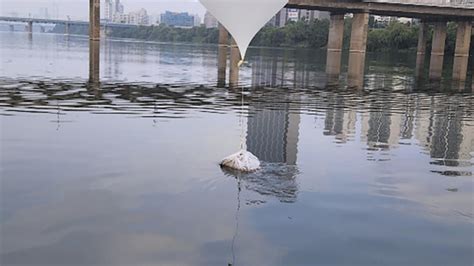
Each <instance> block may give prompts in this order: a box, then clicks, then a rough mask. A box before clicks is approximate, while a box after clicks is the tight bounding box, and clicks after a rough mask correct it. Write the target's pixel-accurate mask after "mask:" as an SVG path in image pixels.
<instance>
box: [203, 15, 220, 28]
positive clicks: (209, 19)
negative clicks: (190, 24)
mask: <svg viewBox="0 0 474 266" xmlns="http://www.w3.org/2000/svg"><path fill="white" fill-rule="evenodd" d="M218 24H219V23H218V22H217V19H216V18H215V17H214V16H213V15H212V14H211V13H209V11H207V12H206V14H205V15H204V25H205V26H206V28H208V29H209V28H217V26H218Z"/></svg>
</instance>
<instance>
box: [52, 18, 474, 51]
mask: <svg viewBox="0 0 474 266" xmlns="http://www.w3.org/2000/svg"><path fill="white" fill-rule="evenodd" d="M351 22H352V21H351V19H350V18H347V19H346V20H345V25H344V27H345V29H344V49H348V48H349V41H350V34H351V24H352V23H351ZM88 31H89V28H88V27H87V26H71V27H70V33H71V34H78V35H87V34H88ZM418 31H419V26H418V25H416V24H405V23H400V22H397V21H394V22H390V23H388V24H379V23H376V22H375V21H374V20H373V18H371V20H370V22H369V33H368V37H367V51H368V52H386V51H387V52H388V51H403V50H416V48H417V45H418ZM51 32H52V33H64V25H56V26H55V27H54V29H53V30H51ZM328 32H329V20H327V19H325V20H313V21H311V22H302V21H299V22H292V23H289V24H287V25H286V26H285V27H281V28H277V27H272V26H266V27H264V28H263V29H262V30H260V32H259V33H258V34H257V36H256V37H255V38H254V39H253V41H252V43H251V45H252V46H260V47H278V48H285V47H292V48H294V47H301V48H315V49H319V48H325V47H326V45H327V41H328V40H327V39H328ZM109 36H110V37H112V38H125V39H137V40H144V41H156V42H178V43H199V44H217V42H218V37H219V32H218V29H216V28H209V29H208V28H205V27H204V26H201V27H193V28H177V27H170V26H166V25H163V24H160V25H153V26H139V27H138V28H133V29H132V28H124V29H121V28H114V29H111V30H110V32H109ZM431 37H432V29H431V28H430V31H429V40H430V39H431ZM473 43H474V40H473ZM455 45H456V24H455V23H449V24H448V29H447V38H446V52H448V53H452V52H454V50H455ZM427 49H428V50H431V42H428V44H427ZM472 49H473V48H472V46H471V50H472Z"/></svg>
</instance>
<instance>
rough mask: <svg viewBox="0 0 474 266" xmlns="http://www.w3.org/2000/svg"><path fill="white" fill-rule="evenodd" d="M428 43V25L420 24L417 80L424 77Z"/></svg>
mask: <svg viewBox="0 0 474 266" xmlns="http://www.w3.org/2000/svg"><path fill="white" fill-rule="evenodd" d="M427 42H428V24H427V23H425V22H421V23H420V32H419V33H418V52H417V54H416V78H418V79H420V78H421V77H422V76H423V72H424V69H425V58H426V44H427Z"/></svg>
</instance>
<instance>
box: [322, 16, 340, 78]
mask: <svg viewBox="0 0 474 266" xmlns="http://www.w3.org/2000/svg"><path fill="white" fill-rule="evenodd" d="M343 39H344V14H333V13H332V14H331V20H330V27H329V37H328V51H327V60H326V74H327V76H328V83H334V82H337V81H338V80H339V75H340V74H341V56H342V43H343Z"/></svg>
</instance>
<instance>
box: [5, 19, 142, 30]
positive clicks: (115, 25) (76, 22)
mask: <svg viewBox="0 0 474 266" xmlns="http://www.w3.org/2000/svg"><path fill="white" fill-rule="evenodd" d="M0 21H5V22H12V23H26V30H27V31H28V32H29V33H32V32H33V23H35V24H54V25H65V34H69V27H70V26H72V25H74V26H89V21H80V20H64V19H42V18H21V17H2V16H0ZM100 24H101V27H102V28H106V27H107V28H136V27H138V25H132V24H121V23H109V22H103V21H102V22H101V23H100Z"/></svg>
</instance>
